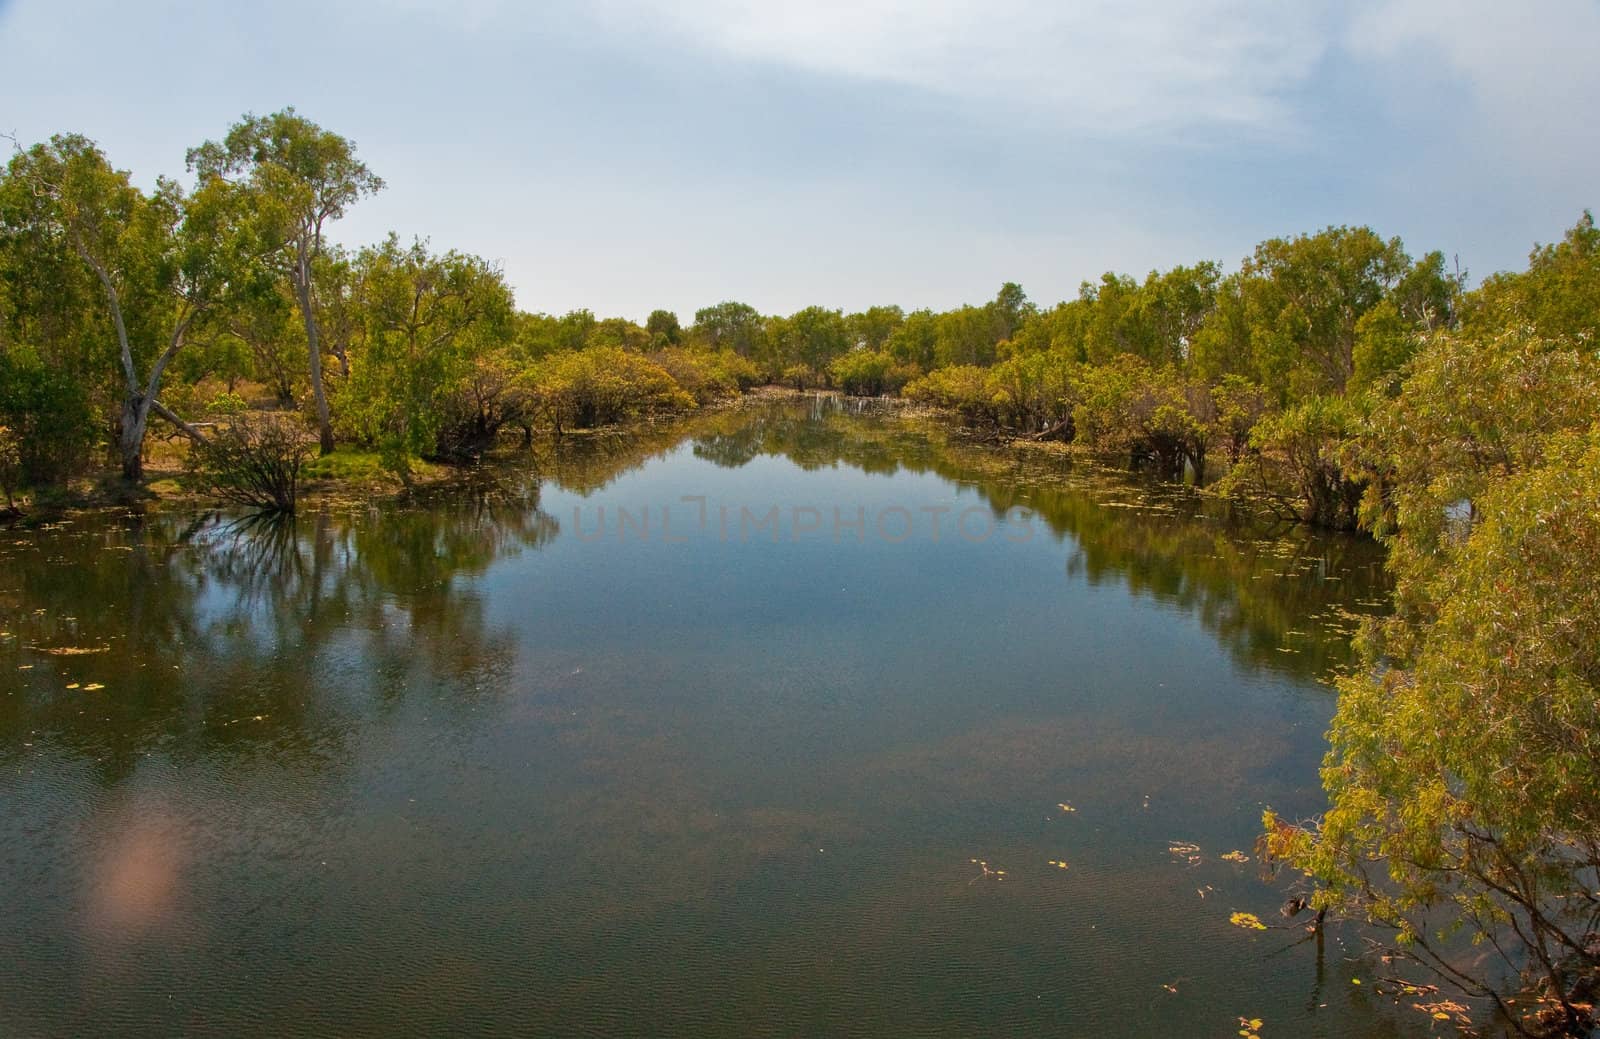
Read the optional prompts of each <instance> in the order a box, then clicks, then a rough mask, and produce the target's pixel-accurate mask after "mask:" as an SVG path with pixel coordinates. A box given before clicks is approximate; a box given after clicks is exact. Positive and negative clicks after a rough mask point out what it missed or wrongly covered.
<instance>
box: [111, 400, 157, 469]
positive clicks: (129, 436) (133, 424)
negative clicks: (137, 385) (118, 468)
mask: <svg viewBox="0 0 1600 1039" xmlns="http://www.w3.org/2000/svg"><path fill="white" fill-rule="evenodd" d="M149 420H150V408H149V406H148V405H147V404H146V403H145V398H144V397H141V396H139V395H137V394H129V395H128V396H127V397H126V398H125V399H124V400H123V402H122V419H121V421H120V423H119V424H118V427H117V452H118V454H119V455H120V456H121V460H122V478H123V479H124V480H126V481H128V482H129V483H138V482H139V481H140V480H142V479H144V430H145V425H146V423H148V422H149Z"/></svg>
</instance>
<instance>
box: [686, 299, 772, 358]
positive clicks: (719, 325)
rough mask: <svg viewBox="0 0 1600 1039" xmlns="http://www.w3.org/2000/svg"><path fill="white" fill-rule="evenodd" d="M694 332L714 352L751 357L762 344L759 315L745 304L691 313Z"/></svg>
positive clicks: (733, 303)
mask: <svg viewBox="0 0 1600 1039" xmlns="http://www.w3.org/2000/svg"><path fill="white" fill-rule="evenodd" d="M694 331H695V333H696V334H697V335H698V336H699V337H700V338H701V339H702V340H703V341H704V342H705V345H707V346H709V347H710V348H711V349H713V350H732V351H733V352H734V353H736V354H739V355H740V356H742V357H751V356H754V355H755V353H756V348H757V345H758V344H759V343H760V341H761V315H760V314H759V313H757V311H756V308H755V307H752V306H750V305H749V304H747V303H735V302H732V301H728V302H725V303H718V304H717V305H716V306H712V307H704V308H702V309H700V310H697V311H695V312H694Z"/></svg>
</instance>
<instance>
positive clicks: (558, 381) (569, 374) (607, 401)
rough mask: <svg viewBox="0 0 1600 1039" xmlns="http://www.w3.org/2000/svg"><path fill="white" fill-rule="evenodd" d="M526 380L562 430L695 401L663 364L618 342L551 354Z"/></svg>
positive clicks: (675, 408)
mask: <svg viewBox="0 0 1600 1039" xmlns="http://www.w3.org/2000/svg"><path fill="white" fill-rule="evenodd" d="M523 382H524V385H525V386H526V388H527V389H528V392H529V393H530V394H531V396H532V398H533V399H534V400H535V401H536V402H537V403H538V406H539V407H540V408H541V410H542V411H543V412H544V413H545V414H546V415H548V416H549V418H550V421H551V423H552V425H554V426H555V428H556V432H558V433H559V432H561V430H562V429H564V428H578V429H589V428H593V427H595V426H605V425H611V424H613V423H616V422H621V421H622V420H624V419H628V418H635V417H639V416H644V415H656V414H667V413H671V412H677V411H690V410H693V409H694V407H695V402H694V398H693V397H691V396H690V395H689V394H688V393H686V392H685V391H684V389H683V387H681V386H679V385H678V384H677V382H675V381H674V380H673V378H672V376H671V375H669V374H668V373H667V371H666V370H665V369H664V368H662V367H661V366H660V365H658V364H655V363H654V362H652V361H650V360H648V359H647V358H645V357H641V356H640V355H639V354H636V353H631V352H629V351H627V350H623V349H621V348H620V347H614V346H597V347H591V348H589V349H586V350H568V351H564V352H562V353H558V354H553V355H551V356H550V357H547V358H545V359H544V360H542V361H540V362H539V363H537V364H535V365H534V366H533V367H532V368H530V369H529V370H528V371H527V372H526V373H524V375H523Z"/></svg>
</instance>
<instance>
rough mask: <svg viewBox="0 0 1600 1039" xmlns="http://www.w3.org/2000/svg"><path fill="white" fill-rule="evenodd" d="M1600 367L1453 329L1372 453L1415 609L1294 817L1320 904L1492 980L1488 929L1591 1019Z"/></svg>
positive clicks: (1389, 625) (1453, 967)
mask: <svg viewBox="0 0 1600 1039" xmlns="http://www.w3.org/2000/svg"><path fill="white" fill-rule="evenodd" d="M1596 415H1600V368H1597V367H1596V365H1595V363H1594V357H1593V352H1592V347H1591V346H1589V345H1588V344H1586V343H1583V344H1580V343H1573V342H1571V341H1566V340H1549V339H1545V338H1543V337H1541V336H1539V335H1537V334H1535V333H1532V332H1530V331H1529V330H1527V329H1526V328H1518V327H1512V328H1510V329H1507V330H1505V331H1502V332H1499V333H1496V334H1492V335H1491V334H1484V333H1483V332H1481V331H1480V332H1478V333H1474V334H1469V335H1457V334H1440V335H1436V336H1434V337H1432V339H1431V340H1430V341H1429V342H1428V343H1427V344H1426V346H1425V347H1424V349H1423V350H1422V352H1421V353H1420V354H1419V355H1418V357H1417V359H1416V361H1414V362H1413V364H1412V368H1411V371H1410V374H1409V376H1408V378H1407V379H1406V380H1405V383H1404V385H1403V387H1402V389H1401V392H1400V394H1399V396H1398V397H1397V398H1396V399H1395V400H1393V401H1387V402H1385V403H1384V404H1383V405H1382V406H1381V407H1380V408H1379V410H1378V412H1377V413H1376V414H1375V416H1374V417H1373V420H1372V422H1371V423H1370V424H1369V426H1368V428H1367V431H1366V432H1365V434H1364V435H1363V437H1362V441H1361V445H1360V454H1361V456H1362V458H1363V460H1364V461H1365V463H1366V464H1367V465H1368V466H1369V467H1370V468H1371V469H1372V470H1373V471H1375V472H1378V473H1381V474H1382V475H1383V477H1384V481H1385V484H1386V486H1387V493H1385V494H1382V495H1378V494H1369V496H1368V498H1367V501H1366V503H1365V506H1364V515H1365V518H1366V520H1367V522H1368V523H1369V524H1370V525H1371V526H1372V527H1373V528H1374V529H1375V530H1377V531H1378V532H1379V533H1380V534H1381V535H1382V536H1383V538H1384V540H1385V541H1386V543H1387V545H1388V547H1389V549H1390V557H1389V566H1390V569H1391V570H1392V572H1393V573H1394V576H1395V580H1396V590H1395V603H1396V608H1395V612H1394V614H1393V615H1392V616H1391V617H1390V618H1388V619H1387V620H1384V621H1382V622H1377V623H1374V624H1372V625H1370V626H1369V627H1368V628H1367V629H1366V631H1365V632H1364V635H1363V639H1362V641H1361V652H1362V659H1361V666H1360V667H1359V668H1358V669H1356V670H1353V671H1351V672H1349V673H1347V674H1346V675H1344V676H1343V677H1342V678H1341V679H1340V680H1339V689H1340V700H1339V708H1338V712H1337V714H1336V716H1335V719H1334V723H1333V728H1332V730H1331V732H1330V739H1331V741H1332V749H1331V751H1330V753H1329V756H1328V758H1327V762H1326V767H1325V768H1324V770H1323V782H1324V785H1325V786H1326V788H1327V791H1328V795H1329V809H1328V812H1327V814H1326V815H1325V816H1324V817H1323V818H1322V819H1321V820H1320V822H1319V823H1317V824H1314V825H1311V826H1307V827H1303V828H1297V827H1290V826H1287V825H1286V824H1278V823H1276V821H1274V827H1273V833H1272V834H1271V835H1269V836H1271V837H1275V838H1276V840H1275V845H1276V847H1275V850H1276V852H1277V853H1278V854H1279V855H1281V857H1283V858H1284V859H1285V860H1287V861H1288V862H1290V863H1291V864H1293V865H1295V866H1296V867H1298V868H1300V869H1302V870H1304V871H1306V872H1308V873H1309V874H1310V875H1311V876H1313V877H1314V878H1316V880H1317V881H1318V882H1319V885H1320V887H1319V890H1318V892H1317V893H1316V895H1315V896H1314V901H1315V903H1316V904H1317V905H1319V906H1323V907H1326V908H1331V909H1336V910H1340V911H1343V912H1346V913H1348V914H1350V915H1354V916H1358V917H1363V918H1365V919H1368V920H1371V921H1375V922H1378V923H1381V924H1383V925H1386V926H1388V927H1392V928H1394V930H1395V931H1396V934H1397V937H1398V940H1399V948H1400V950H1401V952H1402V953H1403V954H1405V955H1408V956H1410V957H1412V958H1414V959H1416V960H1417V961H1418V962H1420V963H1424V964H1427V965H1428V966H1430V967H1431V968H1433V969H1434V970H1436V971H1438V972H1439V973H1441V974H1442V975H1444V976H1445V977H1447V978H1449V979H1450V980H1451V981H1453V982H1455V983H1456V984H1458V985H1460V986H1462V987H1463V988H1465V989H1467V990H1468V991H1470V992H1473V993H1476V994H1478V995H1482V996H1488V997H1492V998H1494V999H1496V1000H1497V1001H1500V1003H1501V1006H1502V1009H1504V1010H1506V1011H1507V1012H1508V1014H1511V1016H1512V1017H1513V1019H1514V1020H1515V1019H1516V1014H1514V1013H1512V1008H1511V1007H1510V1006H1509V1005H1508V1004H1507V1002H1506V1001H1505V1000H1504V996H1505V995H1506V994H1507V993H1505V992H1504V991H1503V989H1502V987H1501V985H1500V984H1499V980H1500V979H1499V977H1498V976H1497V975H1496V973H1495V971H1494V970H1493V969H1492V968H1491V967H1484V966H1482V964H1481V962H1479V964H1478V965H1476V966H1474V965H1473V964H1471V963H1469V962H1468V961H1463V960H1461V959H1458V958H1455V957H1452V956H1450V955H1449V954H1448V951H1447V950H1445V949H1443V948H1441V946H1440V936H1441V935H1449V934H1451V933H1455V932H1460V931H1465V932H1466V933H1467V934H1469V935H1470V936H1471V937H1472V938H1473V940H1474V941H1477V942H1482V943H1483V944H1485V946H1486V947H1487V948H1489V949H1492V950H1494V952H1495V953H1496V954H1498V955H1499V957H1501V959H1502V962H1503V963H1504V965H1505V966H1507V967H1509V968H1510V969H1511V970H1512V971H1513V972H1516V973H1522V974H1523V975H1524V976H1530V977H1531V978H1532V979H1535V980H1538V981H1540V982H1541V983H1542V984H1541V988H1540V991H1541V992H1542V993H1543V998H1544V999H1545V1001H1546V1002H1547V1004H1549V1009H1548V1013H1547V1014H1546V1022H1545V1023H1546V1024H1550V1025H1554V1026H1555V1027H1558V1028H1560V1029H1562V1030H1565V1031H1570V1032H1572V1033H1574V1034H1587V1031H1585V1030H1586V1029H1587V1028H1589V1027H1590V1026H1591V1025H1592V1023H1593V1022H1592V1020H1589V1019H1588V1014H1587V1012H1586V1010H1585V1009H1584V1004H1585V1003H1591V1002H1593V1000H1592V996H1591V995H1590V994H1591V993H1593V992H1594V991H1595V989H1596V987H1597V986H1600V955H1597V953H1600V950H1597V949H1596V947H1595V945H1594V944H1593V943H1592V939H1593V936H1592V934H1589V932H1590V931H1592V930H1593V926H1594V914H1595V912H1596V909H1597V902H1600V896H1596V895H1595V894H1594V892H1595V890H1596V877H1597V871H1600V621H1597V618H1600V585H1597V584H1596V582H1595V581H1594V579H1593V571H1594V566H1595V565H1596V563H1597V562H1600V512H1596V510H1595V508H1594V502H1595V501H1597V500H1600V477H1597V476H1596V474H1597V473H1600V423H1597V422H1596V418H1595V416H1596Z"/></svg>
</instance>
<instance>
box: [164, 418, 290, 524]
mask: <svg viewBox="0 0 1600 1039" xmlns="http://www.w3.org/2000/svg"><path fill="white" fill-rule="evenodd" d="M310 456H311V443H310V441H309V440H307V438H306V437H305V435H304V432H303V431H302V430H301V429H300V427H299V426H298V425H297V424H296V423H295V422H294V421H293V420H292V419H289V418H287V417H284V416H282V415H264V416H260V417H258V418H255V419H251V420H249V421H238V422H235V423H233V424H232V425H230V426H227V427H225V428H223V429H222V430H220V431H218V432H217V433H216V434H214V435H213V436H211V437H209V438H208V439H207V440H206V441H205V442H203V443H197V444H195V445H194V447H193V448H192V449H191V450H190V452H189V468H190V472H191V474H192V475H193V477H194V478H195V480H196V482H197V483H199V484H200V485H201V486H203V487H205V488H206V489H208V490H209V491H211V493H213V494H215V495H216V496H217V497H219V498H222V499H224V500H226V501H230V502H233V503H234V504H236V505H243V506H245V507H247V508H253V509H261V510H263V511H272V512H284V513H292V512H294V510H295V504H296V499H297V496H298V493H299V483H300V470H301V468H302V467H303V466H304V465H305V463H306V459H307V458H309V457H310Z"/></svg>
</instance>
